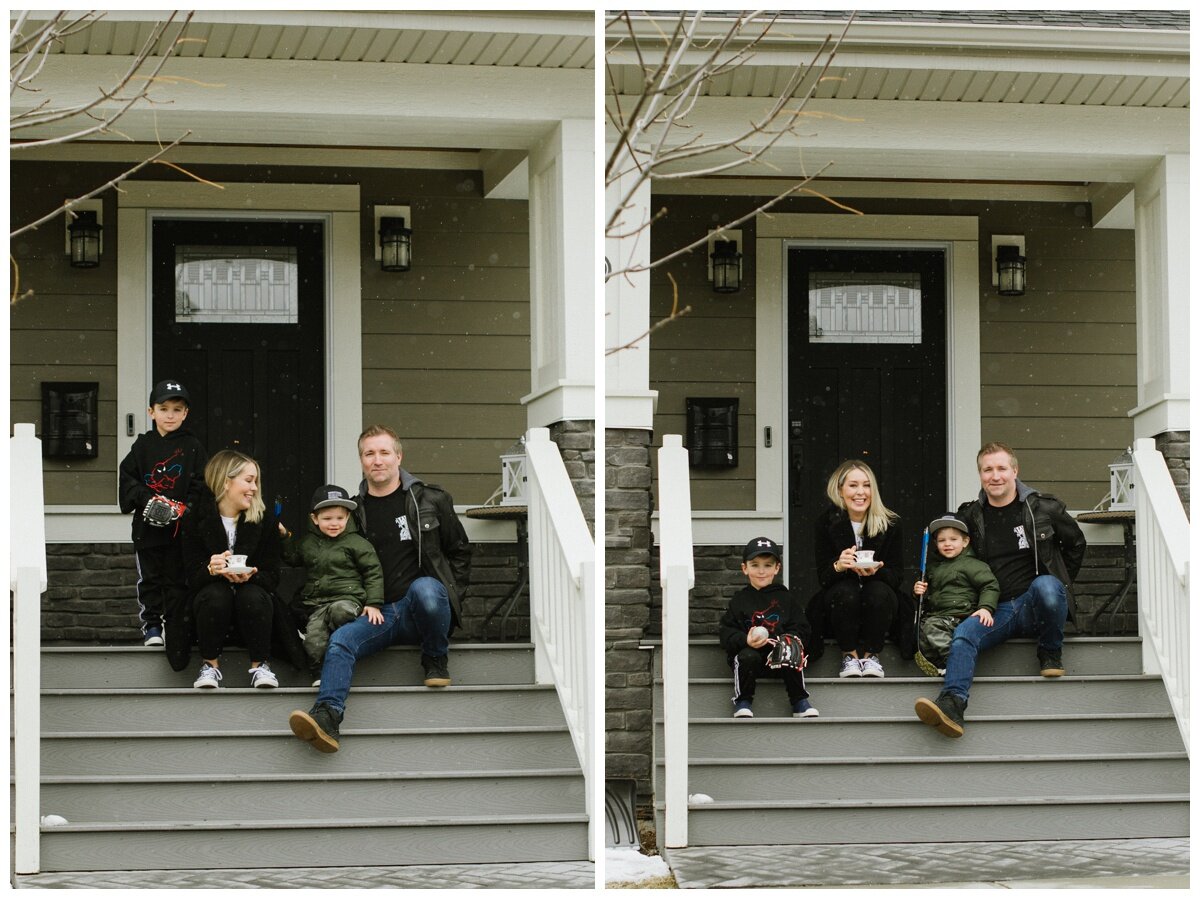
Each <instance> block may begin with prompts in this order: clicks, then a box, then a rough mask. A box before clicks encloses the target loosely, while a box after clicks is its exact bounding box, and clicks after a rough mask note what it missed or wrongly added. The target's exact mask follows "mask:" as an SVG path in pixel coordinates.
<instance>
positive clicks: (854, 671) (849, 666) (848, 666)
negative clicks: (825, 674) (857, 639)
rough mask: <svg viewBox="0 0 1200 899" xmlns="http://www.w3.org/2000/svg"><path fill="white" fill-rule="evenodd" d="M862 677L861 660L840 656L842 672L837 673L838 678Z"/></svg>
mask: <svg viewBox="0 0 1200 899" xmlns="http://www.w3.org/2000/svg"><path fill="white" fill-rule="evenodd" d="M862 676H863V670H862V659H856V658H854V656H842V670H841V671H839V672H838V677H862Z"/></svg>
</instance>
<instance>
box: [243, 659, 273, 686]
mask: <svg viewBox="0 0 1200 899" xmlns="http://www.w3.org/2000/svg"><path fill="white" fill-rule="evenodd" d="M250 686H252V687H258V689H260V690H273V689H274V688H275V687H278V686H279V678H277V677H276V676H275V673H274V672H273V671H271V667H270V666H269V665H268V664H267V663H266V662H263V663H262V664H261V665H259V666H258V667H257V668H251V669H250Z"/></svg>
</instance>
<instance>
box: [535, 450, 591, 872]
mask: <svg viewBox="0 0 1200 899" xmlns="http://www.w3.org/2000/svg"><path fill="white" fill-rule="evenodd" d="M525 458H526V462H525V471H526V475H527V476H528V479H529V480H528V497H529V619H530V632H531V635H532V637H533V644H534V668H535V676H536V678H537V681H538V683H553V684H554V686H555V689H556V690H557V691H558V697H559V701H560V702H561V703H562V707H563V714H564V715H565V717H566V719H567V727H568V728H569V729H570V732H571V740H572V741H573V742H574V744H575V752H576V755H578V757H579V765H580V767H581V768H582V769H583V778H584V791H585V796H586V800H585V801H586V809H587V816H588V855H589V857H590V858H592V860H593V861H594V860H595V835H596V833H597V831H596V823H595V817H596V814H595V808H596V803H595V800H594V797H593V796H592V793H593V787H594V784H595V782H596V778H595V757H594V754H593V750H592V742H593V741H592V729H593V728H592V715H593V713H594V709H595V704H594V698H593V693H594V690H595V675H594V671H595V668H594V662H595V650H594V647H593V638H594V636H595V624H594V622H593V620H592V619H593V610H594V609H595V608H596V584H595V577H596V562H595V556H596V544H595V541H594V540H593V539H592V535H591V532H590V531H589V530H588V526H587V521H586V520H585V519H584V517H583V511H582V510H581V509H580V507H579V500H578V498H577V497H576V496H575V491H574V489H572V487H571V479H570V477H569V476H568V475H567V469H566V466H565V465H564V464H563V461H562V456H561V455H560V454H559V451H558V446H557V445H556V444H555V443H554V442H553V441H551V440H550V431H549V430H548V429H546V428H531V429H530V431H529V433H528V434H527V435H526V438H525Z"/></svg>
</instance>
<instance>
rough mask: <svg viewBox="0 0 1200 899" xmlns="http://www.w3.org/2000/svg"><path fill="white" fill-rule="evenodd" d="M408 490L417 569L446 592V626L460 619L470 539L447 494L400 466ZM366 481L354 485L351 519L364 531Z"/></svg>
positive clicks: (391, 598)
mask: <svg viewBox="0 0 1200 899" xmlns="http://www.w3.org/2000/svg"><path fill="white" fill-rule="evenodd" d="M399 489H402V490H407V491H408V495H407V496H408V499H407V513H408V520H409V522H410V526H414V525H415V528H416V534H417V554H418V556H419V557H420V559H421V570H422V571H423V572H424V573H425V574H427V575H429V576H431V577H436V578H437V579H438V580H439V581H441V582H442V584H443V585H444V586H445V588H446V592H447V593H448V594H450V611H451V624H450V630H451V631H453V630H454V628H456V627H458V626H459V625H460V624H461V622H462V598H463V595H464V594H466V592H467V584H468V583H470V579H471V543H470V540H468V539H467V532H466V530H465V529H464V528H463V526H462V522H461V521H459V520H458V514H457V513H456V512H455V511H454V500H453V499H451V497H450V494H449V493H447V492H446V491H445V490H443V489H442V488H441V487H438V486H437V485H436V484H426V483H425V482H424V481H422V480H421V479H420V478H418V477H415V476H414V475H412V474H410V473H409V472H407V471H405V470H404V469H403V468H401V469H400V488H399ZM366 493H367V482H366V481H365V480H364V481H362V482H361V483H360V484H359V485H358V500H359V502H358V508H357V509H356V510H355V512H354V518H355V521H356V522H357V523H358V529H359V531H360V532H361V533H363V534H365V533H366V532H367V522H366V517H365V512H364V511H363V503H362V499H363V497H364V496H365V495H366ZM398 599H400V597H399V596H386V597H384V601H385V602H395V601H396V600H398Z"/></svg>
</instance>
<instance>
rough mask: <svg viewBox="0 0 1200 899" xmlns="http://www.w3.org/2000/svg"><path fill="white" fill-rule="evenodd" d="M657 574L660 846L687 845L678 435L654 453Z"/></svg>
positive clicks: (684, 459)
mask: <svg viewBox="0 0 1200 899" xmlns="http://www.w3.org/2000/svg"><path fill="white" fill-rule="evenodd" d="M658 508H659V516H658V523H659V535H660V537H659V566H660V568H659V570H660V578H661V583H662V596H663V600H662V601H663V611H662V616H663V622H662V632H663V653H662V666H663V671H662V677H663V767H664V770H665V773H664V781H665V783H664V797H663V801H664V803H665V806H666V811H665V814H664V819H665V827H664V835H663V838H664V843H665V845H666V846H667V848H669V849H678V848H682V847H684V846H687V844H688V649H689V647H688V622H689V614H688V606H689V603H688V596H689V594H690V592H691V589H692V587H693V586H695V583H696V570H695V561H694V559H693V556H692V494H691V484H690V481H689V472H688V455H687V450H685V449H684V448H683V438H682V437H680V435H678V434H665V435H663V445H662V448H661V449H660V450H659V451H658Z"/></svg>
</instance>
